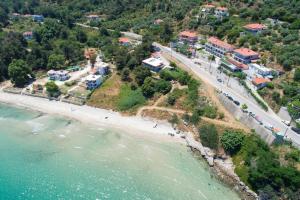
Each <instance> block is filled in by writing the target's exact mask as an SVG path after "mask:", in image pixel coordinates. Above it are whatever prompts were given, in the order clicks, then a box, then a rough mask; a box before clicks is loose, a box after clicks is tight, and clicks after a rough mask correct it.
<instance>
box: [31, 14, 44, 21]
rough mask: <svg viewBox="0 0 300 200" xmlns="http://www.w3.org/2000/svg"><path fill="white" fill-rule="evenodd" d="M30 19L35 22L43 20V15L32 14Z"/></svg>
mask: <svg viewBox="0 0 300 200" xmlns="http://www.w3.org/2000/svg"><path fill="white" fill-rule="evenodd" d="M32 19H33V21H35V22H44V16H43V15H32Z"/></svg>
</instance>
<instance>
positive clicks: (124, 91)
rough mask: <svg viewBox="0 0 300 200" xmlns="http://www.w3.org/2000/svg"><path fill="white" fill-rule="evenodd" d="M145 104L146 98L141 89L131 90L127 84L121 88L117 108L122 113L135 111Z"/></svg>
mask: <svg viewBox="0 0 300 200" xmlns="http://www.w3.org/2000/svg"><path fill="white" fill-rule="evenodd" d="M145 102H146V98H145V97H144V96H143V93H142V91H141V89H140V88H138V89H136V90H131V88H130V86H129V85H127V84H126V85H122V87H121V90H120V94H119V100H118V103H117V108H118V110H120V111H128V110H131V109H133V110H134V109H136V108H138V107H139V106H141V105H144V103H145Z"/></svg>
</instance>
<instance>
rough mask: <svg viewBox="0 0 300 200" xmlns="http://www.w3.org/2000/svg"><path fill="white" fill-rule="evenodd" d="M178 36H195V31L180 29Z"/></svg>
mask: <svg viewBox="0 0 300 200" xmlns="http://www.w3.org/2000/svg"><path fill="white" fill-rule="evenodd" d="M179 35H180V36H184V37H190V38H193V37H197V33H196V32H194V31H182V32H181V33H179Z"/></svg>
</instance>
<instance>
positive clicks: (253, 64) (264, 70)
mask: <svg viewBox="0 0 300 200" xmlns="http://www.w3.org/2000/svg"><path fill="white" fill-rule="evenodd" d="M250 67H252V68H256V69H258V70H261V71H263V72H270V71H272V70H271V69H270V68H267V67H265V66H262V65H259V64H256V63H251V64H250Z"/></svg>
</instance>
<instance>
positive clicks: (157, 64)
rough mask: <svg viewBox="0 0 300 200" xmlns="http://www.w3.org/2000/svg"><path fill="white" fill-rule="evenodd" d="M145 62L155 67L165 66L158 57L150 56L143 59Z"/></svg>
mask: <svg viewBox="0 0 300 200" xmlns="http://www.w3.org/2000/svg"><path fill="white" fill-rule="evenodd" d="M143 63H145V64H147V65H151V66H153V67H162V66H163V62H162V61H161V60H159V59H157V58H148V59H146V60H143Z"/></svg>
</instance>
